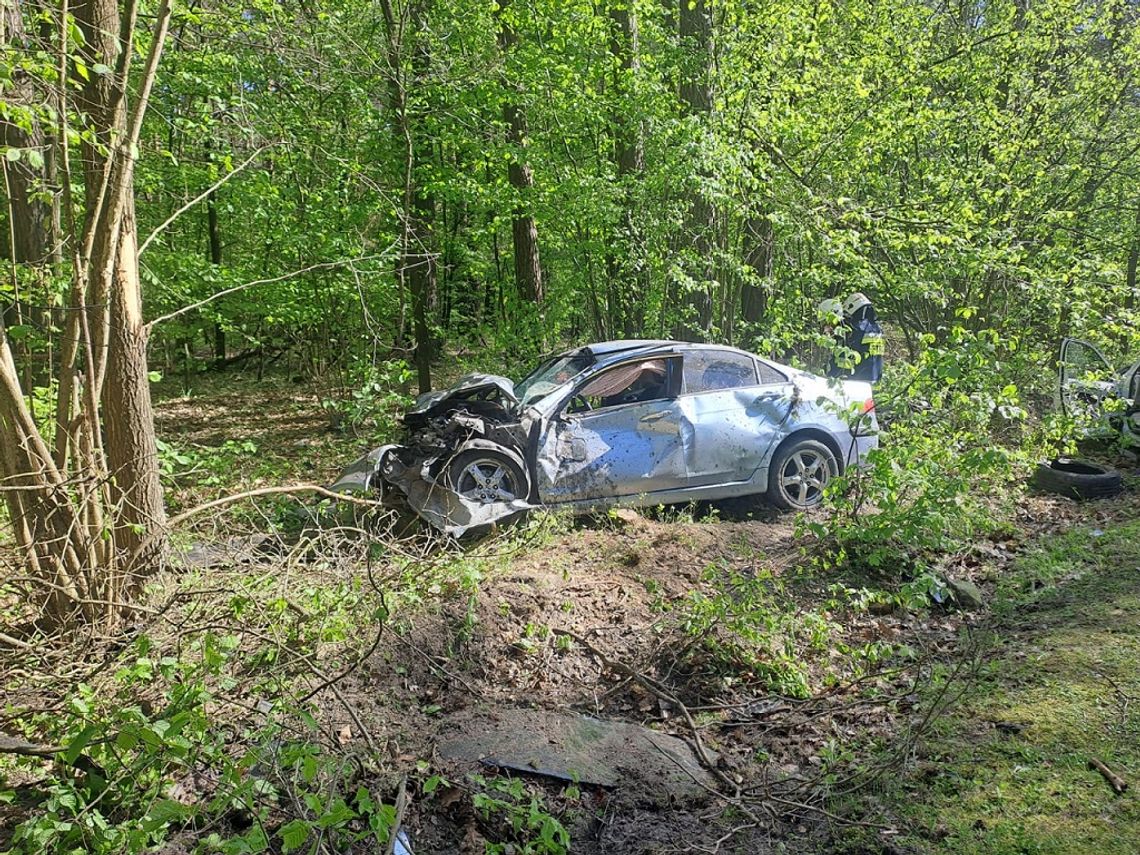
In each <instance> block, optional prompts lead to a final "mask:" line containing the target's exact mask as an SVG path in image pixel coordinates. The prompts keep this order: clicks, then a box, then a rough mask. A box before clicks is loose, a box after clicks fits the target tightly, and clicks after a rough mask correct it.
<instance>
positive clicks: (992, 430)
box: [799, 327, 1057, 576]
mask: <svg viewBox="0 0 1140 855" xmlns="http://www.w3.org/2000/svg"><path fill="white" fill-rule="evenodd" d="M931 339H932V340H930V341H928V342H927V347H926V349H925V350H924V351H923V353H922V356H921V358H920V359H919V360H918V362H917V363H916V364H915V365H913V366H902V367H901V370H899V371H898V372H897V373H896V374H895V375H894V376H893V377H891V378H889V379H888V382H887V383H886V384H885V388H884V392H880V393H878V394H877V396H876V397H877V401H880V402H884V401H885V402H886V406H882V405H881V404H880V406H882V409H883V410H884V412H883V414H882V415H881V416H880V417H881V418H882V420H883V424H884V431H883V434H882V436H881V439H880V447H879V448H878V449H876V450H875V451H872V452H871V453H870V454H869V455H868V458H867V463H866V467H865V468H863V469H854V468H853V469H849V470H848V471H847V472H846V473H844V475H843V477H841V478H839V479H837V480H836V481H835V482H834V483H833V485H832V486H831V487H830V488H829V500H830V510H829V513H828V516H827V517H826V518H823V519H819V518H809V517H805V518H803V519H801V520H800V523H799V525H800V526H801V527H802V528H803V529H804V530H806V531H808V532H810V533H812V534H814V535H815V536H816V537H818V538H819V539H820V540H821V542H822V544H823V547H824V554H823V556H822V561H823V562H824V564H825V565H828V566H839V565H850V566H856V567H862V568H866V569H870V570H872V571H875V572H880V573H883V574H888V575H895V576H898V575H907V574H913V573H915V572H921V571H922V570H923V569H924V568H925V567H926V566H927V562H928V559H929V558H930V557H931V556H933V555H935V554H937V553H939V552H944V551H950V550H953V549H955V548H957V547H958V546H960V545H962V544H964V543H967V542H969V541H970V540H971V539H973V538H975V537H978V536H981V535H985V534H988V533H993V532H995V531H999V530H1001V529H1002V527H1003V526H1005V525H1007V524H1008V514H1009V512H1010V510H1011V507H1012V498H1013V496H1014V495H1015V493H1016V488H1015V482H1016V481H1017V479H1018V478H1019V476H1020V474H1021V473H1023V472H1024V471H1025V469H1026V465H1027V464H1028V463H1030V462H1032V461H1035V460H1037V459H1040V458H1041V457H1044V456H1046V455H1047V453H1048V449H1049V448H1050V446H1051V444H1052V443H1054V442H1055V441H1056V439H1057V438H1056V437H1055V436H1054V435H1053V434H1052V433H1051V429H1050V426H1049V425H1034V426H1031V425H1028V424H1027V413H1026V411H1025V409H1024V407H1023V406H1022V399H1021V394H1020V393H1019V391H1018V388H1017V387H1016V386H1015V385H1013V384H1011V383H1008V382H1007V380H1006V378H1008V377H1009V376H1011V375H1014V374H1016V373H1017V372H1018V370H1019V362H1018V360H1019V359H1020V358H1021V357H1020V353H1019V350H1018V348H1017V341H1016V339H1006V338H1002V337H1001V336H999V335H998V334H997V333H996V332H994V331H990V330H983V331H981V332H971V331H969V330H967V329H965V328H963V327H955V328H953V329H952V330H950V331H948V332H947V334H946V339H947V343H946V344H945V345H941V346H940V345H937V344H936V343H935V342H934V341H933V337H931ZM892 405H896V406H897V407H898V408H897V409H895V407H894V406H892Z"/></svg>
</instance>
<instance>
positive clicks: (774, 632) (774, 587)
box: [677, 565, 836, 698]
mask: <svg viewBox="0 0 1140 855" xmlns="http://www.w3.org/2000/svg"><path fill="white" fill-rule="evenodd" d="M703 580H704V582H705V583H706V584H707V585H710V586H711V590H712V593H711V594H710V593H705V592H703V591H699V590H698V591H693V592H691V593H689V594H688V596H687V597H686V598H685V600H684V601H683V602H682V603H681V604H680V605H679V606H678V607H677V610H678V612H679V614H678V621H679V624H680V626H681V628H682V630H683V631H684V633H685V634H686V635H687V636H688V637H689V638H690V639H691V640H692V642H693V644H692V646H691V648H690V651H689V653H688V658H689V659H690V661H691V662H692V663H693V664H694V665H697V666H698V667H701V666H707V665H711V667H712V668H713V669H714V671H716V672H719V673H720V676H721V678H722V679H723V680H725V681H727V682H728V683H732V682H736V681H741V680H742V681H744V682H746V683H748V682H759V683H761V684H762V685H764V686H766V687H767V688H768V689H769V690H770V691H773V692H776V693H778V694H781V695H785V696H788V697H795V698H803V697H807V696H808V695H810V694H811V690H810V686H809V677H808V672H807V662H806V661H805V659H804V658H803V657H804V655H805V654H807V653H809V652H810V651H816V652H820V651H823V650H826V649H827V648H828V645H829V644H830V643H831V640H832V633H833V631H834V630H835V629H836V625H835V624H834V623H833V622H832V621H831V619H830V618H829V617H828V616H827V615H826V614H825V613H824V612H822V611H819V612H815V611H812V612H794V611H789V610H788V609H787V608H786V607H785V604H786V602H787V600H786V597H785V596H784V593H785V592H784V583H783V581H782V580H781V579H780V578H779V577H778V576H774V575H772V574H771V573H769V572H763V573H757V574H755V575H753V574H748V575H746V574H744V573H742V572H741V571H739V570H734V569H731V568H728V567H724V566H715V565H714V566H710V567H708V568H706V569H705V571H704V573H703Z"/></svg>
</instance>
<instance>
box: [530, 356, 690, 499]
mask: <svg viewBox="0 0 1140 855" xmlns="http://www.w3.org/2000/svg"><path fill="white" fill-rule="evenodd" d="M649 363H657V364H658V365H660V366H663V367H664V378H663V382H662V385H661V387H660V389H659V390H657V391H656V392H651V393H647V392H646V391H644V390H640V391H639V390H638V387H637V385H636V384H637V376H636V372H637V369H638V368H639V366H643V365H646V364H649ZM627 375H628V376H629V377H630V378H632V379H631V381H630V384H629V385H625V380H626V379H627ZM679 386H680V364H679V360H677V359H675V358H659V359H656V360H646V359H641V360H631V361H629V362H625V363H621V364H619V365H617V366H613V367H610V368H607V369H604V370H602V371H599V372H596V373H595V374H593V375H592V376H590V377H588V378H587V379H585V380H584V381H583V382H582V383H580V384H578V385H577V386H576V388H575V390H574V392H573V394H572V395H571V396H570V397H569V398H568V399H567V400H566V401H565V402H564V404H563V406H562V409H561V411H560V412H559V413H558V414H556V415H555V416H553V417H552V418H551V419H550V420H549V421H548V423H547V427H546V429H545V431H544V434H543V435H542V436H541V437H540V438H539V442H538V453H537V460H536V466H535V474H536V479H537V482H538V492H539V497H540V498H541V499H542V501H543V502H546V503H551V504H556V503H559V502H577V501H585V500H590V499H608V498H620V497H623V496H637V495H641V494H643V493H645V494H648V493H657V492H661V491H663V490H675V489H677V488H680V487H684V486H685V474H686V473H685V458H684V453H683V449H684V445H685V436H686V434H687V432H688V430H689V428H688V426H687V424H686V423H685V420H684V416H683V412H682V408H681V406H680V403H679V402H678V400H677V397H676V390H677V389H678V388H679ZM587 403H588V404H589V406H588V407H587Z"/></svg>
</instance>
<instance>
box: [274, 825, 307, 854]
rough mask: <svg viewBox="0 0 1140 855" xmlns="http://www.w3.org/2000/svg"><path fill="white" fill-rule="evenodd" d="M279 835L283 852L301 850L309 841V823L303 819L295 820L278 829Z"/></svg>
mask: <svg viewBox="0 0 1140 855" xmlns="http://www.w3.org/2000/svg"><path fill="white" fill-rule="evenodd" d="M277 833H278V834H279V835H281V851H282V852H292V851H293V850H294V849H300V848H301V846H303V845H304V843H305V841H306V840H308V839H309V823H307V822H305V821H304V820H303V819H294V820H293V821H292V822H287V823H285V824H284V825H283V826H281V827H280V828H279V829H277Z"/></svg>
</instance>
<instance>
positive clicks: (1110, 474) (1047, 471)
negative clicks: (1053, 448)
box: [1031, 457, 1124, 499]
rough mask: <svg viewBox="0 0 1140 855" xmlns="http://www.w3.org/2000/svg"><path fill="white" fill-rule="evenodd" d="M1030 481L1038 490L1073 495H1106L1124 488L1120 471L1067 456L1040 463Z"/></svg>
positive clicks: (1102, 497)
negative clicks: (1070, 458)
mask: <svg viewBox="0 0 1140 855" xmlns="http://www.w3.org/2000/svg"><path fill="white" fill-rule="evenodd" d="M1031 483H1032V484H1033V486H1034V487H1036V488H1037V489H1039V490H1044V491H1045V492H1047V493H1056V494H1057V495H1059V496H1066V497H1068V498H1070V499H1107V498H1109V497H1110V496H1115V495H1116V494H1117V493H1119V492H1120V491H1121V490H1123V489H1124V482H1123V480H1122V479H1121V477H1120V473H1119V472H1116V471H1113V470H1112V469H1107V468H1105V467H1104V466H1099V465H1097V464H1096V463H1090V462H1089V461H1087V460H1069V459H1068V458H1064V457H1061V458H1058V459H1056V460H1049V461H1046V462H1045V463H1039V464H1038V465H1037V471H1036V472H1034V473H1033V478H1032V481H1031Z"/></svg>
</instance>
